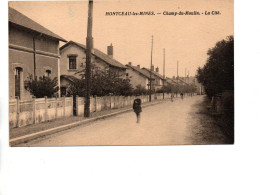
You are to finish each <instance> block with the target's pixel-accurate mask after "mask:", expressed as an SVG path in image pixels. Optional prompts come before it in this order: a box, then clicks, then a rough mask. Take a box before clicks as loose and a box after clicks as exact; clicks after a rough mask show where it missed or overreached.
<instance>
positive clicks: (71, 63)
mask: <svg viewBox="0 0 260 195" xmlns="http://www.w3.org/2000/svg"><path fill="white" fill-rule="evenodd" d="M76 58H77V56H69V69H70V70H75V69H77V66H76V65H77V61H76Z"/></svg>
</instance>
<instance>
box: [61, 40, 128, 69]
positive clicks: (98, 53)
mask: <svg viewBox="0 0 260 195" xmlns="http://www.w3.org/2000/svg"><path fill="white" fill-rule="evenodd" d="M70 44H75V45H77V46H78V47H81V48H82V49H83V50H85V49H86V46H85V45H83V44H81V43H77V42H74V41H69V42H68V43H66V44H65V45H63V46H62V47H60V51H61V50H63V49H64V48H66V47H67V46H68V45H70ZM92 55H94V56H96V57H98V58H100V59H101V60H103V61H105V62H106V63H108V64H109V65H111V66H114V67H117V68H122V69H126V66H124V65H123V64H121V63H120V62H118V61H117V60H115V59H113V58H111V57H109V56H108V55H107V54H105V53H103V52H102V51H100V50H98V49H95V48H94V49H93V52H92Z"/></svg>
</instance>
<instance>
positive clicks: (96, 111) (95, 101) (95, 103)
mask: <svg viewBox="0 0 260 195" xmlns="http://www.w3.org/2000/svg"><path fill="white" fill-rule="evenodd" d="M95 112H97V96H96V95H95Z"/></svg>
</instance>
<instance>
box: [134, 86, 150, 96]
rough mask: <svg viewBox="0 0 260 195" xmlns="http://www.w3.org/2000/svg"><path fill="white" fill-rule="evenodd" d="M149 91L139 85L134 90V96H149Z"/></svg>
mask: <svg viewBox="0 0 260 195" xmlns="http://www.w3.org/2000/svg"><path fill="white" fill-rule="evenodd" d="M148 93H149V91H148V90H147V89H145V87H143V86H142V85H137V86H136V88H135V89H134V90H133V95H147V94H148Z"/></svg>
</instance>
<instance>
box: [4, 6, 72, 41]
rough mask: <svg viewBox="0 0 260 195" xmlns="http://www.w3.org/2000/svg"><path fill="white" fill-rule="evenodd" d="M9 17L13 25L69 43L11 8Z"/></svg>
mask: <svg viewBox="0 0 260 195" xmlns="http://www.w3.org/2000/svg"><path fill="white" fill-rule="evenodd" d="M8 16H9V17H8V21H9V22H10V23H12V24H15V25H18V26H20V27H23V28H25V29H27V30H31V31H35V32H38V33H40V34H43V35H47V36H49V37H52V38H55V39H58V40H60V41H63V42H67V41H66V40H65V39H63V38H62V37H60V36H59V35H56V34H55V33H53V32H51V31H50V30H48V29H47V28H45V27H43V26H42V25H40V24H38V23H37V22H35V21H33V20H32V19H30V18H28V17H27V16H25V15H23V14H22V13H20V12H18V11H17V10H15V9H13V8H11V7H9V12H8Z"/></svg>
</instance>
